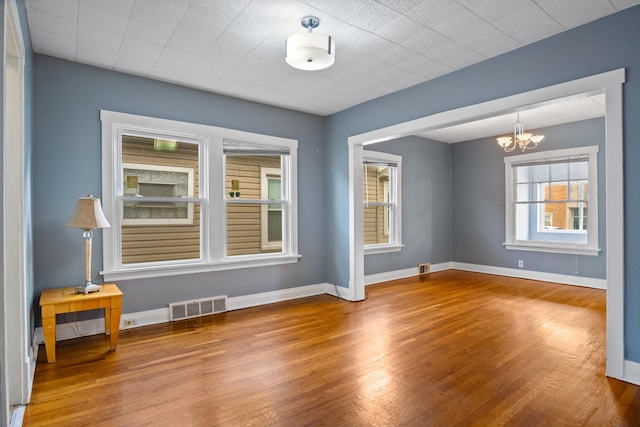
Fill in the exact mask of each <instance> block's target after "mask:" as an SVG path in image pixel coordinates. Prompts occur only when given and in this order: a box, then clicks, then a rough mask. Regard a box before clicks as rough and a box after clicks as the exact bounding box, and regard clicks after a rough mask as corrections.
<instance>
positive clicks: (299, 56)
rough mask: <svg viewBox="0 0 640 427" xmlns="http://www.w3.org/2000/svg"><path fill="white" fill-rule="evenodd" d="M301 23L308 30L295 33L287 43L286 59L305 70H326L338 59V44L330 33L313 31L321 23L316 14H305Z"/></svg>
mask: <svg viewBox="0 0 640 427" xmlns="http://www.w3.org/2000/svg"><path fill="white" fill-rule="evenodd" d="M300 24H301V25H302V26H303V27H304V28H306V29H307V30H308V32H306V33H299V34H294V35H292V36H290V37H288V38H287V40H286V43H285V60H286V61H287V64H289V65H291V66H292V67H293V68H297V69H299V70H305V71H315V70H324V69H325V68H329V67H330V66H332V65H333V63H334V62H335V60H336V44H335V42H334V41H333V38H331V36H330V35H327V34H320V33H313V32H311V30H313V29H314V28H317V27H318V25H320V19H319V18H317V17H315V16H305V17H304V18H302V21H301V22H300Z"/></svg>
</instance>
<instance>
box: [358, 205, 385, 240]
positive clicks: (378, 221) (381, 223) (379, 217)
mask: <svg viewBox="0 0 640 427" xmlns="http://www.w3.org/2000/svg"><path fill="white" fill-rule="evenodd" d="M389 212H390V211H389V206H374V207H365V208H364V244H365V245H375V244H380V243H389V218H390V215H389Z"/></svg>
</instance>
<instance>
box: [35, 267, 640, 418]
mask: <svg viewBox="0 0 640 427" xmlns="http://www.w3.org/2000/svg"><path fill="white" fill-rule="evenodd" d="M367 293H368V298H367V299H366V300H365V301H363V302H359V303H351V302H346V301H342V300H339V299H337V298H334V297H331V296H328V295H321V296H316V297H310V298H304V299H299V300H294V301H288V302H283V303H277V304H271V305H266V306H261V307H255V308H250V309H245V310H238V311H233V312H227V313H222V314H218V315H214V316H209V317H205V318H199V319H195V320H188V321H182V322H174V323H169V324H162V325H155V326H149V327H143V328H137V329H131V330H125V331H122V332H121V335H120V343H119V345H118V349H117V351H115V352H109V351H107V348H108V339H106V338H105V337H104V336H92V337H85V338H80V339H76V340H69V341H64V342H59V343H58V346H57V356H58V357H57V360H58V361H57V362H56V363H54V364H47V363H46V357H45V353H44V346H41V350H40V354H39V355H38V365H37V368H36V378H35V384H34V389H33V396H32V402H31V403H30V404H29V405H28V406H27V409H26V413H25V418H24V425H25V426H267V425H278V426H305V425H313V426H317V425H330V426H343V425H345V426H489V425H491V426H493V425H510V426H538V425H539V426H583V425H584V426H638V425H640V393H639V391H640V387H637V386H633V385H630V384H627V383H624V382H621V381H617V380H613V379H609V378H607V377H605V375H604V371H605V308H606V305H605V292H604V291H601V290H596V289H587V288H580V287H573V286H563V285H557V284H551V283H545V282H536V281H531V280H521V279H513V278H505V277H500V276H492V275H486V274H477V273H468V272H461V271H445V272H440V273H432V274H430V275H428V276H426V277H424V278H417V277H416V278H410V279H405V280H399V281H394V282H389V283H385V284H379V285H373V286H368V287H367ZM124 298H126V295H125V296H124Z"/></svg>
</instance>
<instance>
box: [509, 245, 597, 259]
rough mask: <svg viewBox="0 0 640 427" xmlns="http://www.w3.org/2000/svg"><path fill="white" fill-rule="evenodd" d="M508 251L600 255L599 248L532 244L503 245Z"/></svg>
mask: <svg viewBox="0 0 640 427" xmlns="http://www.w3.org/2000/svg"><path fill="white" fill-rule="evenodd" d="M503 245H504V247H505V248H507V249H512V250H516V251H533V252H549V253H555V254H571V255H589V256H596V255H598V254H599V253H600V249H599V248H586V247H575V246H555V245H554V246H547V245H540V244H531V243H503Z"/></svg>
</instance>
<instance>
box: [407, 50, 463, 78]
mask: <svg viewBox="0 0 640 427" xmlns="http://www.w3.org/2000/svg"><path fill="white" fill-rule="evenodd" d="M397 67H398V68H401V69H403V70H406V71H408V72H410V73H412V74H417V75H419V76H421V77H422V78H424V77H428V78H433V77H435V76H441V75H442V74H445V73H449V72H451V71H453V68H451V67H450V66H447V65H445V64H443V63H441V62H438V61H436V60H434V59H431V58H425V57H424V56H420V55H414V56H412V57H409V58H406V59H405V60H404V61H402V62H399V63H398V64H397Z"/></svg>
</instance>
